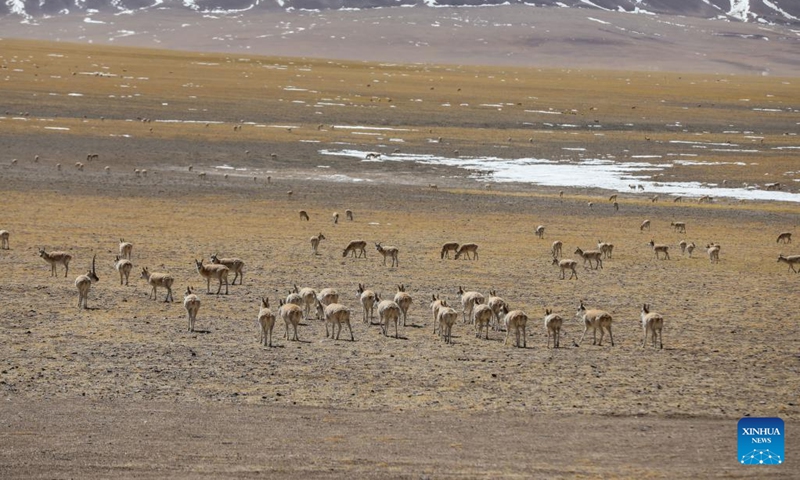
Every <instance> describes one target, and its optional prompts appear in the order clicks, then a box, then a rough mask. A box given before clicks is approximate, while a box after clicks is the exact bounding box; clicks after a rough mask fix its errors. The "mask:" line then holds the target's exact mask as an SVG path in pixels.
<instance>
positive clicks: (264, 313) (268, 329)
mask: <svg viewBox="0 0 800 480" xmlns="http://www.w3.org/2000/svg"><path fill="white" fill-rule="evenodd" d="M258 324H259V326H260V327H261V338H260V339H259V340H258V343H259V344H261V345H264V346H265V347H271V346H272V329H273V328H274V327H275V315H274V314H273V313H272V310H270V309H269V299H267V298H262V299H261V307H260V308H259V309H258Z"/></svg>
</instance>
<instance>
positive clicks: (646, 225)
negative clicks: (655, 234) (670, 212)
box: [639, 220, 650, 232]
mask: <svg viewBox="0 0 800 480" xmlns="http://www.w3.org/2000/svg"><path fill="white" fill-rule="evenodd" d="M645 230H647V231H648V232H649V231H650V220H645V221H644V222H642V224H641V225H639V231H640V232H643V231H645Z"/></svg>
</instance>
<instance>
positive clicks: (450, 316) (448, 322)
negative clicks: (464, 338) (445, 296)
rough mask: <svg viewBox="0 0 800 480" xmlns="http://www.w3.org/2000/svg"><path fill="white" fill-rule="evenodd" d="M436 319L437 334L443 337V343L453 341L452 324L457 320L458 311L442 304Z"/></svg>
mask: <svg viewBox="0 0 800 480" xmlns="http://www.w3.org/2000/svg"><path fill="white" fill-rule="evenodd" d="M436 320H437V321H438V323H439V335H441V336H442V338H443V339H444V343H449V344H452V343H453V325H455V324H456V321H457V320H458V312H456V311H455V310H454V309H452V308H450V307H448V306H446V305H442V307H441V308H439V310H438V312H437V318H436Z"/></svg>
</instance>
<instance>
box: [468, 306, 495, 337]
mask: <svg viewBox="0 0 800 480" xmlns="http://www.w3.org/2000/svg"><path fill="white" fill-rule="evenodd" d="M493 318H494V312H493V311H492V307H490V306H489V305H476V306H475V309H474V310H473V311H472V322H473V323H474V324H475V337H477V338H481V333H482V332H483V330H484V329H485V330H486V337H485V338H486V340H489V324H491V323H492V319H493Z"/></svg>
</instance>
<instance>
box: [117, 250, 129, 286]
mask: <svg viewBox="0 0 800 480" xmlns="http://www.w3.org/2000/svg"><path fill="white" fill-rule="evenodd" d="M114 268H115V269H116V270H117V271H118V272H119V284H120V285H122V280H123V278H124V280H125V285H128V279H129V277H130V276H131V270H133V264H132V263H131V261H130V260H128V259H127V258H119V255H117V256H116V258H115V259H114Z"/></svg>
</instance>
